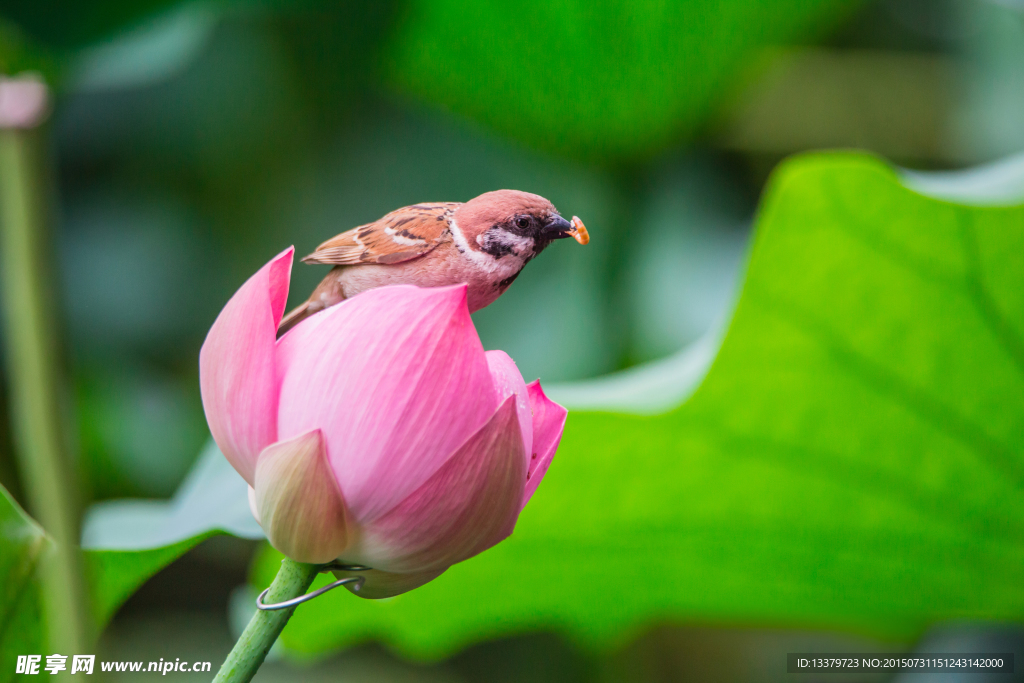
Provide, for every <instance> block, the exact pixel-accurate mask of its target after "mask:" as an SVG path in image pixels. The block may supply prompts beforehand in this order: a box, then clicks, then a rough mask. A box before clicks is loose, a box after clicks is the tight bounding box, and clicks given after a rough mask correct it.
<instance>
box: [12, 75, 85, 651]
mask: <svg viewBox="0 0 1024 683" xmlns="http://www.w3.org/2000/svg"><path fill="white" fill-rule="evenodd" d="M33 83H35V84H33ZM11 84H14V85H13V87H15V88H21V87H23V86H24V84H25V82H24V81H17V80H13V79H12V80H8V79H0V88H7V87H11ZM36 86H38V89H42V93H43V94H42V95H40V94H39V91H38V89H36V90H33V88H36ZM27 91H28V95H30V96H36V97H37V98H39V99H43V100H45V87H44V86H43V85H42V84H41V83H37V82H31V81H30V82H29V84H28V86H27ZM20 94H21V92H20V91H15V92H14V94H12V95H11V96H10V97H5V98H3V99H4V102H5V103H7V104H10V103H11V102H17V101H18V96H19V95H20ZM30 104H31V102H30ZM42 106H45V102H43V105H42ZM26 112H27V113H28V114H33V113H37V112H33V111H32V109H31V107H23V108H20V109H17V110H16V111H15V112H14V113H15V114H18V115H19V117H12V116H11V115H10V112H4V111H0V253H2V257H0V258H2V260H3V292H2V295H0V296H2V301H3V304H4V312H5V322H6V329H5V334H4V341H5V346H6V360H7V377H8V392H9V403H10V406H11V413H12V428H13V432H14V439H15V446H16V449H15V450H16V452H17V461H18V465H19V470H20V474H21V478H22V484H23V488H24V491H25V495H26V499H27V500H26V502H27V506H26V507H28V508H29V510H30V511H31V512H32V514H33V515H34V516H35V517H36V518H37V519H38V520H39V522H40V524H42V526H43V528H44V529H45V530H46V532H47V533H48V534H49V536H50V538H51V539H52V541H53V544H52V552H51V553H48V554H47V555H45V556H44V558H43V560H42V561H41V563H40V565H39V568H38V570H39V578H40V583H41V589H42V605H43V610H44V617H45V621H46V631H47V634H48V638H49V640H48V643H47V644H46V645H47V646H48V649H49V651H50V652H52V653H60V654H67V655H70V654H78V653H85V652H88V651H89V649H90V643H91V633H92V627H91V623H92V622H91V619H90V614H89V610H88V606H87V605H88V602H87V599H86V597H87V596H86V590H85V585H84V581H83V578H82V570H81V567H82V562H81V557H80V550H79V548H78V540H79V491H78V489H77V486H76V478H75V475H74V471H73V466H72V460H71V458H70V455H69V453H68V449H67V446H66V445H67V443H68V435H69V430H68V421H67V413H66V410H65V408H66V405H65V398H66V396H65V394H64V392H63V386H62V383H61V377H60V374H61V373H60V372H59V371H58V368H59V367H60V363H59V360H58V359H59V353H58V348H59V347H58V344H57V335H56V333H55V328H56V326H55V323H54V312H55V311H56V310H57V306H56V305H55V304H54V298H53V296H52V295H51V294H52V293H51V291H50V283H51V282H52V278H51V277H50V275H49V273H47V270H46V268H45V265H46V264H48V263H52V262H53V258H52V257H51V256H50V255H49V254H48V253H46V250H47V244H48V242H47V231H46V227H47V225H46V218H47V211H46V198H47V192H46V188H47V187H48V182H47V179H48V176H47V173H46V172H45V165H44V163H43V160H44V154H43V151H42V144H41V143H42V140H43V138H42V135H41V132H40V130H39V129H38V128H37V127H36V125H37V124H38V123H39V121H40V120H41V119H42V118H43V117H44V116H45V112H43V111H42V110H40V112H38V113H39V116H38V117H37V118H35V119H32V118H31V117H26V116H20V115H22V114H25V113H26ZM5 118H6V119H8V121H7V122H6V123H5V122H4V119H5ZM12 118H13V121H12V120H10V119H12ZM41 645H42V644H41Z"/></svg>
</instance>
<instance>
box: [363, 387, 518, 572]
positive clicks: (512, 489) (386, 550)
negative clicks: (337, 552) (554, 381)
mask: <svg viewBox="0 0 1024 683" xmlns="http://www.w3.org/2000/svg"><path fill="white" fill-rule="evenodd" d="M525 481H526V458H525V456H524V452H523V441H522V436H521V431H520V429H519V418H518V415H517V410H516V405H515V399H514V398H512V397H509V398H507V399H506V400H505V402H504V403H502V404H501V407H500V408H498V410H497V412H495V414H494V415H493V416H492V417H491V419H490V420H489V421H488V422H487V424H486V425H484V426H483V427H482V428H481V429H480V431H478V432H477V433H476V434H474V435H473V436H472V437H471V438H470V439H469V440H468V441H466V443H465V444H463V446H462V447H461V448H459V449H458V451H457V452H456V453H455V454H454V455H452V457H451V459H450V460H448V462H446V463H445V464H444V466H443V467H442V468H441V469H439V470H438V471H437V472H436V473H435V474H434V476H432V477H431V478H430V479H429V480H427V482H426V483H424V484H423V486H421V487H419V488H418V489H416V491H415V492H413V493H412V495H410V496H409V497H408V498H406V499H405V500H403V501H402V502H401V504H400V505H398V507H396V508H395V509H393V510H391V511H390V512H388V513H387V514H386V515H384V516H383V517H381V518H380V519H378V520H376V521H374V522H373V523H371V524H368V525H365V526H363V528H362V533H361V535H360V537H359V540H358V541H357V542H356V544H355V545H354V546H353V547H352V549H351V550H349V551H347V552H346V553H345V557H346V558H348V557H352V558H354V559H355V561H356V562H359V563H360V564H366V565H368V566H371V567H373V568H375V569H383V570H385V571H388V572H398V573H407V572H423V571H429V570H436V569H443V568H444V567H448V566H450V565H452V564H455V563H456V562H461V561H462V560H465V559H467V558H469V557H472V556H473V555H476V554H477V553H479V552H482V551H484V550H486V549H487V548H489V547H491V546H492V545H494V544H495V543H497V542H498V541H500V540H501V539H502V538H504V537H505V536H507V535H508V534H509V533H511V531H512V527H513V526H514V525H515V519H516V517H517V516H518V515H519V511H520V509H521V506H520V503H521V502H522V496H523V482H525Z"/></svg>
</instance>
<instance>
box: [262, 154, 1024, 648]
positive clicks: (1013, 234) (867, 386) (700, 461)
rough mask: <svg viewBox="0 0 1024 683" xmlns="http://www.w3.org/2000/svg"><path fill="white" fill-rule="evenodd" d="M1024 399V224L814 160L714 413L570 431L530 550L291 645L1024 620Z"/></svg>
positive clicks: (789, 182)
mask: <svg viewBox="0 0 1024 683" xmlns="http://www.w3.org/2000/svg"><path fill="white" fill-rule="evenodd" d="M1022 392H1024V206H1017V207H1002V208H1000V207H976V206H965V205H957V204H953V203H948V202H945V201H941V200H937V199H934V198H930V197H925V196H923V195H920V194H917V193H915V192H913V191H912V190H909V189H907V188H906V187H905V186H903V185H902V184H901V183H900V180H899V178H898V177H897V175H896V174H895V173H894V171H893V170H892V169H891V168H889V167H888V166H886V165H885V164H883V163H881V162H879V161H878V160H876V159H873V158H870V157H866V156H863V155H853V154H821V155H814V156H806V157H800V158H797V159H795V160H792V161H789V162H787V163H786V164H784V165H783V166H782V167H781V168H780V169H779V170H778V171H777V172H776V174H775V175H774V177H773V179H772V181H771V182H770V184H769V189H768V190H767V192H766V195H765V198H764V201H763V203H762V207H761V211H760V215H759V218H758V221H757V231H756V235H755V238H754V244H753V247H752V251H751V255H750V261H749V269H748V271H747V274H746V283H745V287H744V290H743V293H742V295H741V298H740V300H739V302H738V304H737V309H736V313H735V317H734V319H733V321H732V323H731V326H730V329H729V330H728V333H727V336H726V337H725V339H724V341H723V344H722V347H721V351H720V353H719V355H718V357H717V358H716V359H715V361H714V364H713V365H712V367H711V370H710V371H709V373H708V375H707V377H706V378H705V380H704V382H703V384H702V385H701V386H700V388H698V389H697V391H696V393H695V394H694V395H693V396H692V398H690V399H689V400H688V401H687V402H686V403H684V404H683V405H682V406H681V407H679V408H677V409H675V410H673V411H671V412H668V413H666V414H662V415H658V416H645V415H627V414H612V413H598V412H589V413H587V412H571V413H570V418H569V422H568V425H567V428H566V432H565V436H564V438H563V440H562V447H561V450H560V452H559V454H558V457H557V458H556V461H555V465H554V467H553V468H552V469H551V471H550V473H549V474H548V475H547V480H546V481H545V482H544V483H543V485H542V486H541V488H540V491H539V493H538V495H537V496H535V497H534V499H533V500H532V501H531V503H530V505H529V506H528V507H527V509H526V510H525V511H524V513H523V516H522V518H521V520H520V523H519V525H518V527H517V529H516V532H515V534H514V535H513V537H512V538H511V539H509V540H508V541H506V542H504V543H501V544H499V545H498V546H497V547H495V548H493V549H491V550H489V551H487V552H486V553H484V554H482V555H481V556H480V557H477V558H474V559H473V560H471V561H469V562H465V563H462V564H459V565H456V566H455V567H453V568H451V569H450V570H449V571H448V572H447V573H446V574H444V575H442V576H441V577H440V578H439V579H437V580H436V581H434V582H432V583H430V584H427V585H426V586H424V587H422V588H420V589H417V590H415V591H412V592H410V593H407V594H404V595H401V596H399V597H397V598H394V599H391V600H388V601H382V602H375V601H370V600H359V599H355V598H354V597H353V596H351V595H349V594H346V593H344V592H342V591H336V592H333V593H330V594H328V595H325V596H323V597H321V598H318V599H317V600H315V601H312V602H311V603H309V604H307V605H304V606H303V607H302V609H300V610H298V611H297V612H296V613H295V616H294V617H293V619H292V621H291V622H290V623H289V625H288V627H287V628H286V630H285V632H284V634H283V636H282V637H283V639H284V643H285V645H286V647H287V648H289V649H290V650H291V651H293V652H295V653H299V654H305V655H312V654H317V653H322V652H325V651H329V650H332V649H335V648H339V647H344V646H347V645H350V644H353V643H356V642H359V641H363V640H366V639H370V638H379V639H381V640H383V641H385V642H387V643H389V644H390V645H391V646H392V647H394V648H396V649H398V650H400V651H402V652H403V653H406V654H407V655H410V656H414V657H422V658H434V657H440V656H444V655H447V654H450V653H452V652H453V651H454V650H457V649H458V648H460V647H462V646H464V645H466V644H469V643H470V642H475V641H479V640H482V639H488V638H492V637H499V636H503V635H507V634H510V633H515V632H522V631H526V630H535V629H548V630H558V631H562V632H565V633H567V634H568V635H570V636H571V637H573V638H575V639H577V640H578V641H581V642H583V643H586V644H590V645H593V646H599V645H607V644H610V643H614V642H615V641H621V640H622V639H624V638H626V637H628V636H629V635H630V634H631V633H633V632H635V631H636V630H637V629H639V628H641V627H643V626H644V625H647V624H649V623H650V622H651V621H654V620H657V621H664V620H666V619H670V620H675V621H685V620H699V621H702V622H709V621H710V622H729V621H731V622H735V621H741V622H744V623H752V622H753V623H770V624H790V625H813V626H816V627H835V628H843V629H852V630H858V631H863V632H870V633H873V634H877V635H880V636H884V637H893V638H907V637H910V636H912V635H914V634H916V633H918V632H919V631H920V630H921V629H922V628H924V627H925V626H926V625H928V624H930V623H934V622H937V621H940V620H947V619H994V620H1002V619H1017V620H1019V619H1021V618H1022V617H1024V587H1022V584H1021V582H1020V580H1019V574H1020V568H1021V567H1022V566H1024V543H1022V541H1021V538H1022V535H1021V531H1022V530H1024V513H1022V509H1024V508H1022V506H1021V500H1020V498H1021V489H1022V483H1024V481H1022V480H1024V475H1022V469H1021V460H1022V454H1024V429H1022V427H1024V404H1022V403H1021V401H1020V397H1021V395H1022ZM275 555H276V553H274V552H273V551H271V550H267V551H266V552H265V553H264V554H263V556H262V557H261V559H260V560H259V561H258V562H257V564H256V565H255V567H254V575H253V580H254V582H255V584H256V586H260V587H262V586H265V585H268V584H269V582H270V580H271V578H272V577H273V574H274V572H275V571H276V569H277V560H278V558H277V557H275Z"/></svg>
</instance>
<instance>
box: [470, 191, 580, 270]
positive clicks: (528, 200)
mask: <svg viewBox="0 0 1024 683" xmlns="http://www.w3.org/2000/svg"><path fill="white" fill-rule="evenodd" d="M454 218H455V220H456V222H457V224H458V227H459V229H460V230H461V231H462V233H463V234H464V235H465V237H466V241H467V242H468V243H469V244H470V245H471V247H472V248H474V249H478V250H480V251H484V252H487V253H489V254H491V255H492V256H494V257H495V258H501V257H503V256H506V255H508V254H516V255H518V256H521V257H525V258H532V257H533V256H535V255H536V254H538V253H540V251H541V250H542V249H543V248H544V247H546V246H547V245H548V244H550V243H551V242H552V241H553V240H557V239H562V238H565V237H575V236H576V235H577V234H578V230H577V228H576V227H575V226H574V224H573V223H570V222H569V221H567V220H565V219H564V218H562V216H561V215H560V214H559V213H558V210H557V209H555V207H554V205H553V204H552V203H551V202H549V201H548V200H547V199H545V198H544V197H541V196H540V195H536V194H531V193H529V192H520V191H518V190H496V191H494V192H486V193H484V194H482V195H480V196H479V197H476V198H475V199H472V200H470V201H468V202H466V203H465V204H463V205H462V206H460V207H459V209H458V210H457V211H456V212H455V215H454ZM581 225H582V224H581Z"/></svg>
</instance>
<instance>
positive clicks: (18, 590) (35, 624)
mask: <svg viewBox="0 0 1024 683" xmlns="http://www.w3.org/2000/svg"><path fill="white" fill-rule="evenodd" d="M46 547H47V538H46V533H45V532H44V531H43V530H42V529H41V528H40V527H39V525H38V524H36V523H35V521H34V520H33V519H32V518H31V517H29V516H28V515H27V514H25V511H24V510H22V509H21V506H19V505H18V503H17V501H15V500H14V499H13V498H12V497H11V495H10V494H9V493H7V490H6V489H4V488H3V487H0V682H3V683H6V681H12V680H14V678H15V673H14V671H15V664H16V659H17V656H18V655H19V654H28V653H32V652H39V651H40V647H41V645H42V640H43V638H42V629H41V628H40V616H39V614H40V612H39V593H38V591H37V590H36V589H35V586H34V577H35V569H36V565H37V563H38V562H39V561H40V559H41V558H42V556H43V554H44V553H45V550H46Z"/></svg>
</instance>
